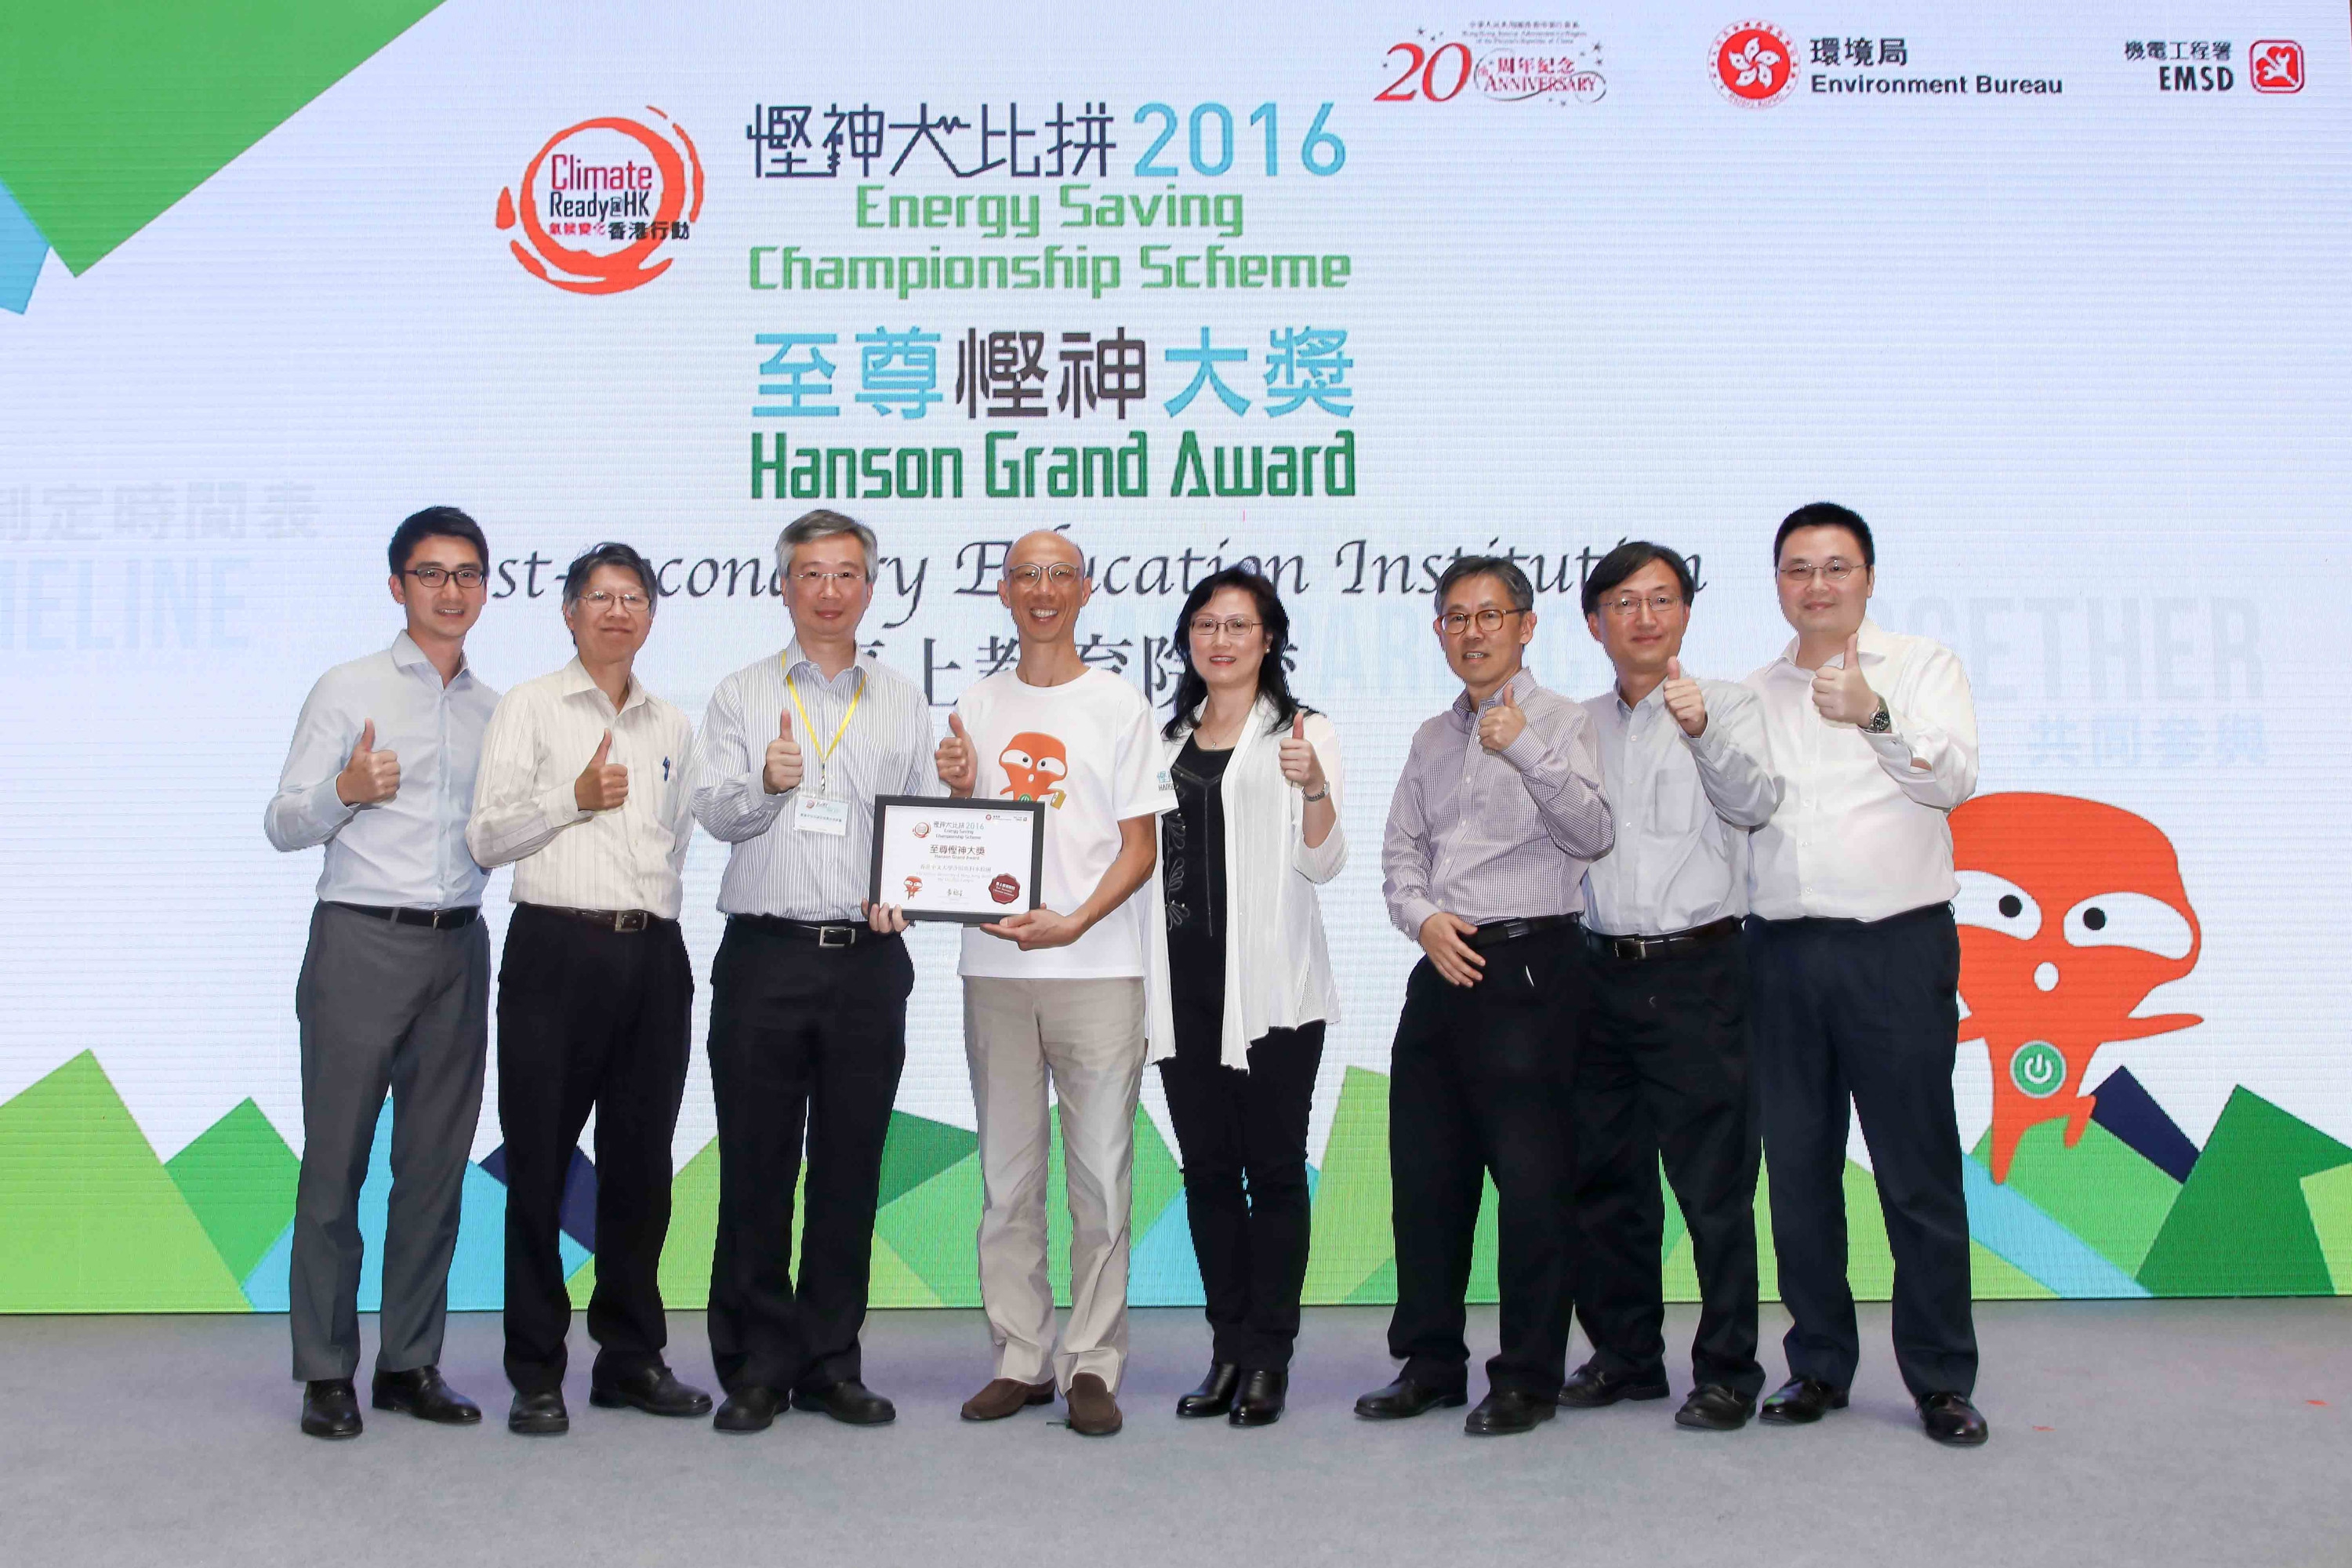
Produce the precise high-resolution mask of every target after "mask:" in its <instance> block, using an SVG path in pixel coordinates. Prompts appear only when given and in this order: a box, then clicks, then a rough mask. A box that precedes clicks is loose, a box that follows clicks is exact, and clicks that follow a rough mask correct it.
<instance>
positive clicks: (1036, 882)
mask: <svg viewBox="0 0 2352 1568" xmlns="http://www.w3.org/2000/svg"><path fill="white" fill-rule="evenodd" d="M894 805H907V806H915V807H918V808H919V809H921V810H924V811H938V810H940V809H942V808H944V809H947V810H950V811H1025V812H1027V813H1029V815H1030V816H1033V817H1034V818H1035V819H1036V825H1035V826H1034V828H1033V829H1032V830H1031V832H1030V835H1029V902H1028V903H1027V904H1025V905H1024V906H1023V907H1022V908H1021V909H1018V910H1005V911H1003V914H983V915H967V914H958V913H954V912H952V911H950V910H921V909H918V908H917V907H916V906H914V905H912V904H901V905H899V906H898V909H899V911H900V912H901V913H903V914H904V915H905V916H906V917H907V922H908V924H909V925H912V924H913V923H915V922H916V921H938V922H940V923H941V924H946V925H966V926H979V925H990V924H993V923H994V922H995V921H1001V920H1003V918H1004V917H1005V915H1012V914H1021V913H1024V912H1026V911H1027V910H1034V909H1038V908H1041V907H1043V905H1044V903H1045V900H1044V898H1043V896H1042V893H1041V884H1042V883H1043V882H1044V881H1045V802H1044V801H1042V800H973V799H970V798H964V799H959V798H957V797H956V796H954V795H876V796H875V797H874V856H873V863H872V864H871V866H869V867H868V868H867V870H866V893H867V897H868V899H869V900H870V901H874V902H887V900H881V899H878V898H877V897H875V896H876V895H878V894H879V893H880V892H881V890H882V843H883V837H884V833H883V829H884V826H885V825H886V824H887V821H888V819H889V808H890V807H892V806H894Z"/></svg>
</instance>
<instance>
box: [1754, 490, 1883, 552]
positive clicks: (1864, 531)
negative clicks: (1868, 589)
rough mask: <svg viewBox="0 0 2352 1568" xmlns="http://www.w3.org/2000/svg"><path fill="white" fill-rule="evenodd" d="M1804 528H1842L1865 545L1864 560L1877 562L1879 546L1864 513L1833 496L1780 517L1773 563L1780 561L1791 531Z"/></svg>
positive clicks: (1773, 539) (1809, 502) (1807, 504)
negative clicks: (1835, 499)
mask: <svg viewBox="0 0 2352 1568" xmlns="http://www.w3.org/2000/svg"><path fill="white" fill-rule="evenodd" d="M1801 528H1843V529H1844V530H1845V531H1847V532H1848V533H1851V534H1853V537H1854V539H1855V541H1856V542H1859V543H1860V544H1861V545H1862V563H1863V564H1864V566H1870V567H1875V566H1876V565H1877V564H1878V546H1877V545H1875V544H1874V543H1872V542H1871V539H1870V524H1868V523H1866V522H1864V521H1862V513H1860V512H1858V511H1855V510H1853V508H1851V507H1843V506H1840V505H1838V503H1837V502H1835V501H1833V500H1817V501H1808V502H1806V503H1805V504H1804V505H1803V506H1801V507H1799V508H1798V509H1797V510H1794V511H1792V512H1790V514H1789V515H1788V516H1786V517H1784V518H1782V519H1781V520H1780V532H1778V533H1776V534H1774V535H1773V536H1772V564H1773V565H1774V566H1775V567H1778V566H1779V565H1780V546H1781V545H1783V544H1785V543H1787V542H1789V535H1790V534H1792V533H1794V532H1796V531H1797V530H1799V529H1801Z"/></svg>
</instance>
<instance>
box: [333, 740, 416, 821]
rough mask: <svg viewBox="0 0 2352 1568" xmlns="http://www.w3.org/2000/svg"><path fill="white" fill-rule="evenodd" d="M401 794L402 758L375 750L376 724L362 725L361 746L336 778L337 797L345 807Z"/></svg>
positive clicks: (353, 750) (373, 802)
mask: <svg viewBox="0 0 2352 1568" xmlns="http://www.w3.org/2000/svg"><path fill="white" fill-rule="evenodd" d="M399 793H400V758H399V756H398V755H397V754H396V753H394V752H379V751H377V750H376V749H375V721H374V720H373V719H371V720H369V721H367V722H366V723H364V724H362V725H361V726H360V743H359V744H358V745H356V746H353V747H352V759H351V761H349V762H347V763H344V764H343V771H342V772H341V773H337V774H336V775H335V798H336V799H337V800H340V801H341V802H342V803H343V804H344V805H377V804H378V803H380V802H383V801H387V800H390V799H391V798H392V797H393V796H394V795H397V794H399Z"/></svg>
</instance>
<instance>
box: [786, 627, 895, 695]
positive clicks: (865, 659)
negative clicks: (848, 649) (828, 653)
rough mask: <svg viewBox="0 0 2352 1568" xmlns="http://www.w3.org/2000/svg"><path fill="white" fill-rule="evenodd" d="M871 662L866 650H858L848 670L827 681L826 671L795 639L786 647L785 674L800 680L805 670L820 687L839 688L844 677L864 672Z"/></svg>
mask: <svg viewBox="0 0 2352 1568" xmlns="http://www.w3.org/2000/svg"><path fill="white" fill-rule="evenodd" d="M871 662H873V661H872V658H870V657H869V656H868V655H867V653H866V650H865V649H864V648H860V649H858V650H857V657H856V658H853V659H851V660H850V661H849V665H848V668H845V669H844V670H843V671H842V672H841V675H836V676H835V677H833V678H832V679H826V678H825V673H824V669H823V668H820V667H819V666H818V664H817V662H816V660H815V659H814V658H810V657H809V656H808V654H807V653H806V652H805V651H803V649H802V647H801V639H800V638H798V637H794V638H793V640H792V641H790V642H788V643H786V644H785V645H784V655H783V663H784V673H785V674H786V675H787V676H790V677H793V678H794V679H798V677H799V675H800V672H801V671H802V670H803V669H805V670H807V671H808V672H809V677H810V679H813V680H814V681H815V682H816V684H818V685H820V686H824V687H837V686H839V685H840V684H841V679H842V676H845V675H849V674H851V673H852V672H854V671H859V670H863V669H864V668H866V665H868V664H870V663H871Z"/></svg>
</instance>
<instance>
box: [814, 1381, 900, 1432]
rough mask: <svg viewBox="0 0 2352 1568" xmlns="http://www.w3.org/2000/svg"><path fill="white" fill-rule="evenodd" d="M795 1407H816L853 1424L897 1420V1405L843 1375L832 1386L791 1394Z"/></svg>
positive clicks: (883, 1424)
mask: <svg viewBox="0 0 2352 1568" xmlns="http://www.w3.org/2000/svg"><path fill="white" fill-rule="evenodd" d="M793 1409H795V1410H817V1411H822V1412H824V1414H825V1415H830V1416H832V1417H833V1418H834V1419H835V1421H843V1422H846V1423H848V1424H849V1425H850V1426H888V1425H889V1424H890V1423H891V1422H893V1421H896V1420H897V1419H898V1406H897V1405H893V1404H891V1403H890V1402H889V1401H888V1400H887V1399H885V1398H883V1397H882V1396H881V1395H880V1394H877V1393H875V1392H874V1391H873V1390H872V1389H870V1388H868V1387H866V1385H865V1384H862V1383H860V1382H858V1381H857V1380H856V1378H854V1377H845V1378H843V1379H842V1380H841V1381H840V1382H839V1383H836V1384H834V1385H833V1386H832V1387H831V1388H825V1389H814V1390H812V1389H806V1388H803V1389H800V1390H798V1391H797V1392H795V1393H794V1394H793Z"/></svg>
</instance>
